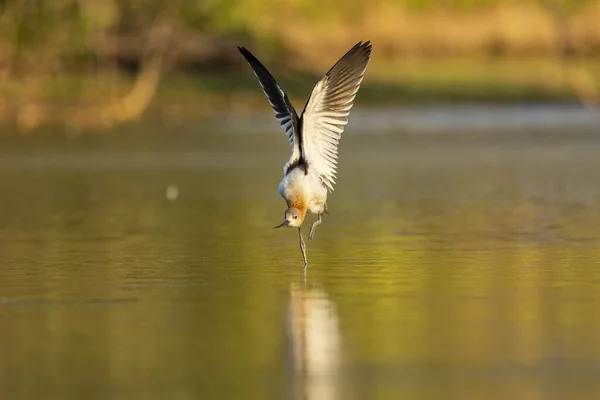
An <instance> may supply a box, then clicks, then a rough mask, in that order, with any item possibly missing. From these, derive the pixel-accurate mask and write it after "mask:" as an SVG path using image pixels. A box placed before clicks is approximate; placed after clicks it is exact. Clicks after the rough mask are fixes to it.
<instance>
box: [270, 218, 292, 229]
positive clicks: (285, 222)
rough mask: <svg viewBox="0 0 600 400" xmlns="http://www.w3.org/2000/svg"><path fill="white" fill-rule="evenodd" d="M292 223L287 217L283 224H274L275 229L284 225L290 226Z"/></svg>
mask: <svg viewBox="0 0 600 400" xmlns="http://www.w3.org/2000/svg"><path fill="white" fill-rule="evenodd" d="M289 224H290V221H288V220H287V219H286V220H285V221H283V222H282V223H281V224H279V225H277V226H274V227H273V229H276V228H281V227H282V226H288V225H289Z"/></svg>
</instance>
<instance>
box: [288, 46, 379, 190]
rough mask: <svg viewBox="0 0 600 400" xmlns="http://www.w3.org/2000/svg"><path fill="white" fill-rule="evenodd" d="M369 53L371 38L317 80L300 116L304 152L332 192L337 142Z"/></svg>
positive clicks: (364, 69)
mask: <svg viewBox="0 0 600 400" xmlns="http://www.w3.org/2000/svg"><path fill="white" fill-rule="evenodd" d="M370 57H371V44H370V42H366V43H362V42H358V43H357V44H356V45H355V46H354V47H353V48H352V49H350V50H349V51H348V52H347V53H346V54H345V55H344V56H343V57H342V58H341V59H340V60H339V61H338V62H337V63H336V64H335V65H334V66H333V67H332V68H331V69H330V70H329V72H327V74H325V77H324V78H323V79H321V80H320V81H319V83H317V85H316V86H315V88H314V89H313V92H312V94H311V96H310V98H309V100H308V102H307V104H306V107H305V108H304V111H303V112H302V116H301V117H300V118H301V120H302V121H301V126H302V134H301V135H300V137H301V138H302V156H303V157H304V159H306V161H308V166H309V168H310V169H312V170H314V171H316V172H317V173H318V174H319V176H320V177H321V181H322V182H323V184H324V185H325V186H327V188H328V189H329V192H333V186H334V185H335V178H336V175H335V174H336V172H337V154H338V143H339V140H340V139H341V137H342V133H343V132H344V127H345V126H346V124H347V123H348V115H349V114H350V109H351V108H352V105H353V102H354V98H355V97H356V93H357V92H358V88H359V87H360V84H361V82H362V80H363V76H364V74H365V71H366V69H367V64H368V63H369V59H370Z"/></svg>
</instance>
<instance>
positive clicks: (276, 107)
mask: <svg viewBox="0 0 600 400" xmlns="http://www.w3.org/2000/svg"><path fill="white" fill-rule="evenodd" d="M238 50H239V51H240V53H242V55H243V56H244V58H245V59H246V61H248V64H250V67H252V70H253V71H254V75H256V77H257V78H258V82H259V83H260V86H261V87H262V89H263V91H264V92H265V95H266V96H267V100H269V103H270V104H271V107H273V111H274V112H275V118H276V119H277V121H279V124H280V125H281V127H282V128H283V129H284V130H285V133H286V134H287V137H288V140H289V141H290V146H291V150H292V156H291V158H290V161H289V162H290V163H293V162H294V161H297V160H299V159H300V157H301V154H302V149H301V146H302V141H301V140H300V132H299V131H298V114H297V113H296V110H295V109H294V106H292V103H291V102H290V99H289V98H288V96H287V94H285V92H284V91H283V90H281V87H280V86H279V84H278V83H277V81H276V80H275V78H273V75H271V74H270V73H269V71H268V70H267V69H266V68H265V66H264V65H262V63H261V62H260V61H258V59H257V58H256V57H254V55H253V54H252V53H250V52H249V51H248V50H247V49H246V48H244V47H240V46H238Z"/></svg>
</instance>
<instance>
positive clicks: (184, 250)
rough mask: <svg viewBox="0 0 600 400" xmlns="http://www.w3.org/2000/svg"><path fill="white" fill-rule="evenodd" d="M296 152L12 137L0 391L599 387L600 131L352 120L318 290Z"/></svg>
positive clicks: (247, 393) (322, 240)
mask: <svg viewBox="0 0 600 400" xmlns="http://www.w3.org/2000/svg"><path fill="white" fill-rule="evenodd" d="M287 151H288V145H287V143H286V140H285V137H284V136H283V135H280V136H278V135H225V134H220V135H210V134H207V133H205V132H195V133H189V134H177V133H174V132H166V133H163V134H162V135H161V136H157V137H154V136H153V139H152V140H149V139H147V137H146V136H144V135H143V134H131V135H122V136H118V135H113V136H102V137H93V138H85V137H84V138H79V139H73V140H66V139H53V138H46V137H40V138H37V139H34V138H25V139H19V140H13V141H10V142H9V143H6V144H5V145H4V146H2V150H0V341H1V343H2V356H1V357H0V397H1V398H3V399H84V398H85V399H234V398H235V399H260V400H263V399H285V398H304V399H318V400H327V399H344V400H345V399H399V398H406V399H439V398H454V399H555V398H556V399H559V398H578V399H583V398H594V397H597V396H600V378H599V377H600V341H599V340H598V338H599V335H600V290H599V289H600V268H599V267H600V262H599V261H598V260H599V256H600V228H599V227H600V213H599V212H598V210H599V209H600V156H599V154H600V136H598V135H594V134H583V133H581V134H577V133H573V132H570V133H568V134H557V135H544V134H537V135H533V134H506V135H502V134H500V135H448V136H444V135H431V136H430V135H420V136H419V135H414V136H412V135H401V134H396V135H366V134H365V135H348V136H346V137H345V138H344V140H343V141H342V145H341V149H340V152H341V159H340V161H341V162H340V173H339V179H338V186H337V189H336V191H335V192H334V194H333V195H331V197H330V199H329V202H328V204H329V211H330V214H329V215H328V216H325V218H324V222H323V224H322V225H321V226H320V227H319V228H318V229H317V234H316V238H315V240H313V241H307V246H308V258H309V262H310V265H309V268H308V278H307V281H306V283H305V284H302V281H301V270H302V261H301V260H302V259H301V254H300V250H299V247H298V239H297V234H296V231H295V230H292V229H287V230H284V229H279V230H273V229H272V226H274V225H276V224H278V223H279V222H281V220H282V218H283V212H284V210H285V203H284V202H283V200H282V199H281V198H280V197H279V195H278V194H277V184H278V182H279V180H280V179H281V175H282V167H283V163H284V162H285V160H286V157H287ZM169 186H174V187H176V188H177V197H176V198H175V199H173V198H171V200H169V199H168V198H167V195H166V191H167V188H168V187H169ZM172 193H173V189H171V194H172ZM172 197H174V196H172ZM311 221H312V219H311ZM307 231H308V229H307V228H305V234H306V233H307Z"/></svg>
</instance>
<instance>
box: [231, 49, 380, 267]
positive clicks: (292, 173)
mask: <svg viewBox="0 0 600 400" xmlns="http://www.w3.org/2000/svg"><path fill="white" fill-rule="evenodd" d="M238 49H239V51H240V53H242V55H243V56H244V57H245V58H246V61H248V63H249V64H250V66H251V67H252V69H253V70H254V73H255V75H256V77H257V78H258V81H259V82H260V85H261V86H262V88H263V91H264V92H265V95H266V96H267V99H268V100H269V103H271V106H272V107H273V111H274V112H275V118H276V119H277V120H278V121H279V123H280V124H281V126H282V127H283V129H285V132H286V134H287V136H288V139H289V140H290V144H291V148H292V156H291V157H290V159H289V160H288V161H287V162H286V163H285V166H284V167H283V174H284V176H283V179H282V180H281V182H280V183H279V188H278V189H279V194H280V195H281V197H283V198H284V200H285V201H286V203H287V206H288V209H287V210H286V211H285V219H284V221H283V222H282V223H281V224H280V225H278V226H276V227H275V228H280V227H282V226H289V227H294V228H298V235H299V236H300V249H301V250H302V257H303V258H304V267H306V266H307V265H308V260H307V258H306V245H305V244H304V239H303V238H302V231H301V230H300V227H301V226H302V223H303V222H304V218H305V217H306V213H307V212H311V213H314V214H317V220H316V221H315V222H313V224H312V226H311V227H310V232H309V234H308V238H309V239H312V238H313V237H314V235H315V228H316V227H317V225H319V224H320V223H321V217H322V215H323V213H327V194H328V193H331V192H333V187H334V185H335V178H336V175H335V174H336V171H337V170H336V167H337V153H338V150H337V147H338V142H339V140H340V139H341V137H342V133H343V132H344V127H345V126H346V124H347V123H348V115H349V114H350V109H351V108H352V104H353V101H354V98H355V97H356V93H357V92H358V88H359V87H360V84H361V82H362V80H363V76H364V74H365V71H366V69H367V64H368V63H369V59H370V57H371V44H370V43H369V42H366V43H362V42H358V43H357V44H356V45H355V46H354V47H353V48H351V49H350V50H349V51H348V52H347V53H346V54H345V55H344V56H343V57H342V58H341V59H340V60H339V61H338V62H337V63H336V64H335V65H334V66H333V67H332V68H331V69H330V70H329V72H327V74H325V77H324V78H323V79H321V80H320V81H319V82H318V83H317V85H316V86H315V87H314V89H313V91H312V94H311V96H310V98H309V99H308V102H307V103H306V106H305V107H304V111H302V114H300V117H298V114H297V113H296V110H295V109H294V107H293V106H292V103H291V102H290V99H289V98H288V96H287V95H286V94H285V93H284V91H283V90H281V88H280V87H279V84H278V83H277V81H276V80H275V78H273V76H272V75H271V74H270V73H269V71H267V69H266V68H265V67H264V66H263V65H262V64H261V62H260V61H258V59H257V58H256V57H254V56H253V55H252V53H250V52H249V51H248V50H246V49H245V48H244V47H238Z"/></svg>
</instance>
